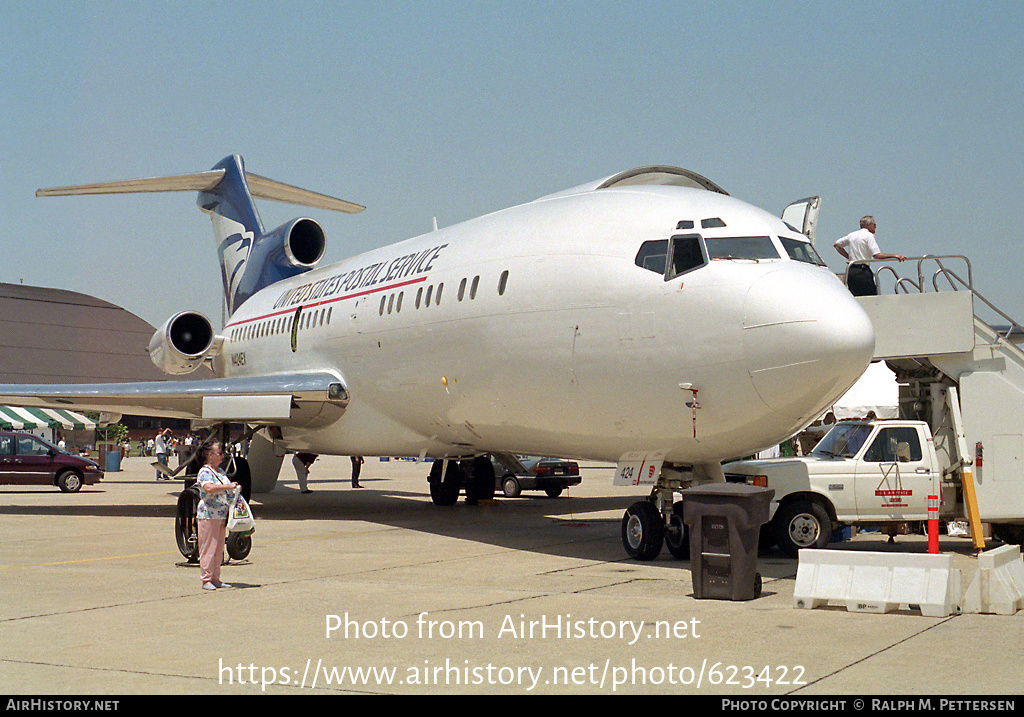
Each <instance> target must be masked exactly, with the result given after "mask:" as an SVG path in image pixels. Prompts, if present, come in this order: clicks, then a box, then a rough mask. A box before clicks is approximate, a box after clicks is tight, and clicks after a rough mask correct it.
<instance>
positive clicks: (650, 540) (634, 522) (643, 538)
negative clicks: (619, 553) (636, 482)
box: [622, 500, 665, 560]
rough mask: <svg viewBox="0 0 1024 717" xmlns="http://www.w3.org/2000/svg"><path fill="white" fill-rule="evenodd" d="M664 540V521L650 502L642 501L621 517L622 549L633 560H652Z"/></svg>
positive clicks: (656, 555) (628, 509)
mask: <svg viewBox="0 0 1024 717" xmlns="http://www.w3.org/2000/svg"><path fill="white" fill-rule="evenodd" d="M664 540H665V520H664V518H662V517H661V513H660V512H658V509H657V508H656V507H655V505H654V504H653V503H651V502H650V501H646V500H642V501H639V502H636V503H634V504H633V505H631V506H629V508H627V509H626V512H625V513H624V514H623V516H622V547H624V548H625V549H626V553H627V554H628V555H629V557H631V558H633V559H635V560H654V559H655V558H656V557H658V554H659V553H660V552H661V545H662V543H663V542H664Z"/></svg>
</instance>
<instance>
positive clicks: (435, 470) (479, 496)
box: [427, 456, 494, 506]
mask: <svg viewBox="0 0 1024 717" xmlns="http://www.w3.org/2000/svg"><path fill="white" fill-rule="evenodd" d="M427 483H429V484H430V499H431V500H432V501H433V502H434V505H442V506H449V505H455V503H456V502H457V501H458V500H459V491H460V490H461V489H465V493H466V502H467V503H469V504H470V505H476V504H477V503H478V502H479V501H481V500H490V499H491V498H493V497H494V466H493V465H492V464H491V459H490V458H488V457H487V456H477V457H476V458H468V459H463V460H451V459H443V460H442V459H438V460H435V461H434V464H433V465H432V466H431V467H430V475H429V476H427Z"/></svg>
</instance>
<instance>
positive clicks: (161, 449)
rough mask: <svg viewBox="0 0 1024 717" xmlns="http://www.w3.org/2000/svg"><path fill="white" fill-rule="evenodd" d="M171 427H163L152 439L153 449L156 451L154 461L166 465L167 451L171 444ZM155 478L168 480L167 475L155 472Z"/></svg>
mask: <svg viewBox="0 0 1024 717" xmlns="http://www.w3.org/2000/svg"><path fill="white" fill-rule="evenodd" d="M170 442H171V429H170V428H165V429H164V430H162V431H161V432H160V433H158V434H156V440H154V441H153V450H154V451H156V462H157V463H161V464H163V465H167V453H168V451H170V449H171V446H170ZM156 479H157V480H170V478H169V477H167V476H166V475H164V474H163V473H161V472H160V471H157V472H156Z"/></svg>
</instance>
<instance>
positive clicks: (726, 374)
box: [214, 186, 874, 463]
mask: <svg viewBox="0 0 1024 717" xmlns="http://www.w3.org/2000/svg"><path fill="white" fill-rule="evenodd" d="M709 217H715V218H720V219H721V220H722V221H723V222H724V224H725V226H724V227H719V228H708V229H701V220H702V219H705V218H709ZM683 220H689V221H694V222H695V227H696V228H695V229H686V230H677V229H676V227H677V225H678V224H679V222H680V221H683ZM678 234H699V235H701V236H703V237H713V236H730V237H736V236H743V237H746V236H762V235H764V236H768V237H771V239H772V241H773V243H774V244H775V245H776V248H777V249H778V253H779V256H780V258H778V259H760V260H752V259H719V260H711V261H708V262H707V263H706V264H705V265H704V266H702V267H701V268H698V269H694V270H692V271H689V272H687V273H684V274H682V275H680V276H676V277H674V278H672V279H669V280H666V279H665V277H664V276H663V275H662V274H660V273H656V272H655V271H652V270H649V269H645V268H642V267H640V266H638V265H637V264H636V262H635V258H636V256H637V252H638V250H639V249H640V247H641V245H642V244H643V243H644V242H648V241H656V240H667V239H669V238H670V237H672V236H674V235H678ZM780 236H787V237H790V238H796V237H799V235H798V234H796V233H794V232H793V231H792V230H791V229H789V228H787V227H786V225H784V224H783V223H782V222H781V220H779V219H777V218H775V217H772V216H771V215H769V214H767V213H765V212H763V211H761V210H759V209H756V208H754V207H752V206H750V205H748V204H745V203H743V202H740V201H738V200H736V199H733V198H730V197H728V196H723V195H719V194H716V193H713V192H708V191H704V190H699V189H688V188H682V187H646V186H645V187H625V188H617V189H614V190H600V191H590V192H583V193H578V194H571V193H570V194H567V195H561V196H556V197H552V198H547V199H541V200H538V201H536V202H532V203H530V204H525V205H522V206H518V207H514V208H512V209H508V210H505V211H502V212H497V213H495V214H491V215H488V216H485V217H481V218H478V219H474V220H471V221H468V222H465V223H463V224H459V225H456V226H453V227H449V228H446V229H442V230H438V231H435V232H432V233H430V234H426V235H423V236H420V237H417V238H414V239H410V240H408V241H405V242H401V243H399V244H395V245H392V246H389V247H385V248H382V249H378V250H374V251H371V252H367V253H365V254H362V255H360V256H357V257H354V258H352V259H349V260H347V261H344V262H341V263H338V264H334V265H331V266H325V267H321V268H317V269H315V270H312V271H309V272H307V273H304V274H302V275H300V276H297V277H294V278H292V279H288V280H285V281H282V282H279V283H277V284H274V285H272V286H270V287H268V288H266V289H264V290H262V291H260V292H259V293H257V294H256V295H254V296H253V297H251V298H250V299H249V300H248V301H246V302H245V303H244V304H243V305H242V306H241V307H240V308H239V309H238V310H237V311H236V312H235V314H234V315H233V316H232V317H231V319H230V321H229V323H228V325H227V326H226V327H225V329H224V336H225V341H224V346H223V350H222V351H221V353H220V355H219V356H218V357H217V359H216V360H215V364H214V367H215V370H216V371H217V373H218V374H219V375H221V376H227V377H231V376H248V375H264V374H275V373H288V372H292V371H295V370H297V369H300V368H301V369H302V370H310V369H327V370H330V371H333V372H335V373H337V374H338V375H339V377H340V378H341V379H342V381H343V383H344V384H345V386H346V388H347V390H348V393H349V395H350V397H351V401H350V403H349V405H348V408H347V409H346V410H345V412H344V413H343V414H342V415H341V416H340V418H338V420H336V421H333V422H331V421H321V422H319V423H316V422H314V423H313V424H309V425H307V426H296V425H291V426H290V425H282V431H283V436H284V439H285V441H286V442H287V443H288V445H289V447H291V448H293V449H300V448H301V449H306V450H311V451H314V452H320V453H333V454H353V455H428V456H434V457H441V456H457V455H470V454H475V453H483V452H512V453H525V454H533V455H557V456H566V457H577V458H589V459H595V460H607V461H613V462H615V461H618V460H619V459H620V458H621V457H622V456H623V455H625V454H627V453H637V452H644V453H658V454H663V455H664V458H665V460H668V461H673V462H679V463H697V462H707V461H718V460H721V459H725V458H731V457H736V456H740V455H744V454H749V453H750V452H752V451H755V450H758V449H759V448H762V447H765V446H767V445H770V444H772V443H775V442H778V441H780V440H782V439H785V438H786V437H788V436H789V435H792V434H793V433H794V432H795V431H797V430H798V429H800V428H801V427H802V426H804V425H806V424H807V423H808V422H810V421H811V420H813V419H814V418H815V417H816V416H817V415H818V414H819V413H820V412H821V411H822V410H824V409H825V408H826V407H827V406H828V405H829V404H830V403H831V402H832V401H834V400H835V399H836V398H837V397H839V396H840V395H842V393H843V392H844V391H845V390H846V389H847V388H849V386H850V385H852V384H853V383H854V381H856V379H857V378H858V377H859V376H860V375H861V373H863V371H864V369H865V367H866V365H867V363H868V361H869V360H870V358H871V355H872V351H873V347H874V333H873V329H872V326H871V323H870V321H869V320H868V318H867V317H866V315H865V314H864V312H863V311H862V310H861V309H860V306H859V305H858V304H857V303H856V301H855V300H854V299H853V297H852V296H851V295H850V294H849V293H848V292H847V291H846V289H845V287H843V286H842V284H841V283H840V282H839V281H838V280H837V279H836V277H835V276H833V275H832V274H831V272H829V271H828V269H827V268H825V267H823V266H816V265H813V264H808V263H803V262H798V261H793V260H791V259H789V258H788V257H787V253H786V251H785V250H784V249H783V247H782V244H781V243H780V241H779V237H780ZM296 315H298V326H297V328H295V329H294V330H293V326H292V322H293V321H294V319H295V318H296ZM293 349H294V350H293ZM681 385H682V386H684V387H681ZM687 385H688V386H687ZM690 389H694V390H695V391H696V393H694V390H690ZM694 398H696V402H697V408H694V407H693V401H694ZM695 416H696V417H695ZM310 425H312V426H314V427H310Z"/></svg>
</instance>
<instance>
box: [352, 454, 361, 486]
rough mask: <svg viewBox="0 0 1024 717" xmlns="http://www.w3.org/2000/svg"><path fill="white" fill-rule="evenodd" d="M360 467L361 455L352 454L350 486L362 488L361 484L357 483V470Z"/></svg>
mask: <svg viewBox="0 0 1024 717" xmlns="http://www.w3.org/2000/svg"><path fill="white" fill-rule="evenodd" d="M362 468H363V457H362V456H352V487H353V488H362V487H363V486H361V485H359V471H361V470H362Z"/></svg>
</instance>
